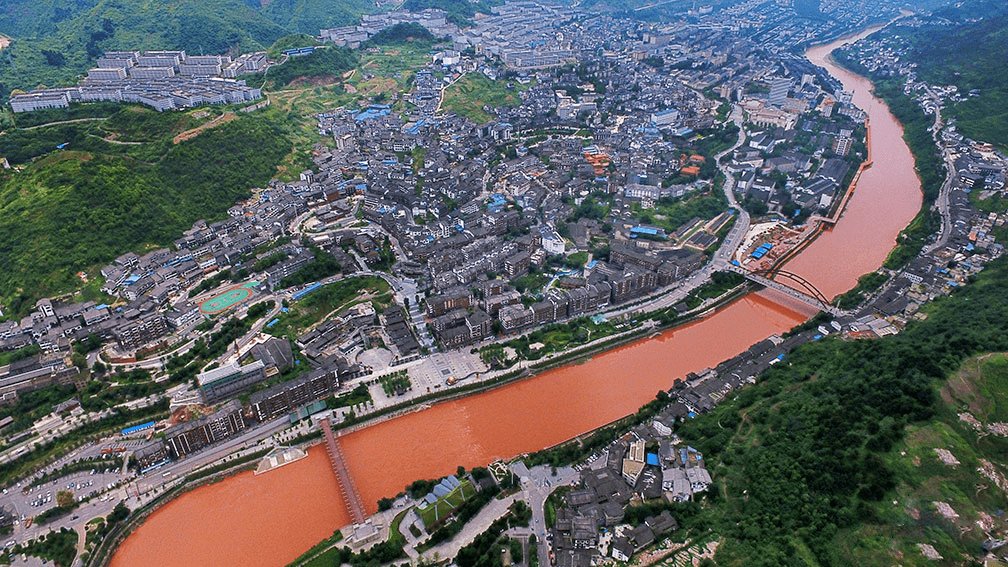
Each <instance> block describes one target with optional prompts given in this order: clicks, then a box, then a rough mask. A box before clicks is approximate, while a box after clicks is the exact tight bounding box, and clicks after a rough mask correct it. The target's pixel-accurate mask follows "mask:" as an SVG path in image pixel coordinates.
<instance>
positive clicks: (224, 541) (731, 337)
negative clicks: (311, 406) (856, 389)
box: [112, 46, 920, 567]
mask: <svg viewBox="0 0 1008 567" xmlns="http://www.w3.org/2000/svg"><path fill="white" fill-rule="evenodd" d="M830 49H832V46H825V47H821V48H816V49H814V50H812V51H811V52H810V57H811V58H812V59H813V61H816V62H820V63H821V62H822V58H823V57H824V56H825V54H827V53H828V52H829V50H830ZM825 66H826V67H827V68H828V69H829V70H830V72H831V73H833V74H834V75H835V76H837V77H839V78H840V79H841V80H842V81H843V82H844V85H845V87H846V88H847V89H848V90H852V89H853V90H854V92H855V101H856V102H857V104H858V105H859V106H860V107H862V108H865V109H866V110H867V111H868V113H869V115H870V116H871V121H872V122H871V123H872V137H873V144H872V150H873V158H874V160H875V166H874V167H873V168H871V169H870V170H868V172H871V173H872V174H874V175H873V176H872V177H868V172H866V173H865V175H862V177H861V180H860V181H859V183H858V187H857V191H856V192H855V194H854V196H853V198H852V199H851V201H850V203H849V204H848V208H847V212H846V213H845V214H844V216H843V217H842V219H841V221H840V223H839V225H838V226H837V227H836V228H835V229H834V230H832V231H830V232H827V233H825V234H824V235H822V236H820V238H819V240H818V241H816V242H815V243H814V244H813V245H812V246H810V247H809V248H808V249H807V250H805V251H804V252H802V254H801V255H799V256H798V257H797V258H796V259H795V260H793V261H792V262H791V263H790V264H789V265H788V269H789V270H790V271H793V272H796V273H800V274H801V275H803V276H805V277H806V278H808V279H809V280H811V281H813V282H814V283H815V284H816V285H817V286H818V287H819V289H820V290H822V291H823V292H824V293H825V294H826V295H827V296H832V295H835V294H836V293H839V292H842V291H844V290H846V289H849V288H850V287H852V286H853V285H854V283H855V282H856V280H857V277H858V276H859V275H861V274H863V273H865V272H868V271H871V270H873V269H875V268H877V267H878V266H879V265H880V264H881V262H882V261H883V260H884V258H885V255H886V254H887V253H888V251H889V249H890V248H891V247H892V245H893V243H894V241H895V240H894V239H895V235H896V234H897V233H898V232H899V230H901V229H902V228H903V227H904V226H906V224H907V223H908V222H909V220H910V219H911V218H912V217H913V214H914V212H915V211H916V210H917V209H918V208H919V206H920V193H919V184H918V183H917V181H916V177H915V176H914V173H913V162H912V160H910V161H907V159H909V151H908V150H907V149H906V146H905V144H904V143H903V142H902V138H901V133H902V131H901V130H900V128H899V124H898V123H896V122H895V120H894V119H893V118H892V116H891V115H890V114H889V113H888V110H887V109H886V108H885V107H884V106H882V105H881V103H878V102H877V101H872V100H869V98H868V96H867V92H868V90H867V89H868V83H867V82H865V81H863V80H861V79H859V78H857V77H855V76H853V75H850V74H849V73H845V72H844V71H842V70H839V69H836V68H835V67H834V66H833V65H832V64H825ZM904 158H906V159H904ZM875 177H877V179H874V178H875ZM869 180H871V181H869ZM914 191H916V193H915V192H914ZM769 297H773V299H768V298H769ZM809 315H810V310H809V309H807V308H806V307H804V306H794V305H789V302H788V301H786V300H783V299H781V297H779V296H776V295H775V294H773V293H772V292H764V293H762V294H751V295H749V296H747V297H745V298H743V299H741V300H738V301H736V302H734V303H732V304H730V305H729V306H727V307H725V308H723V309H721V310H719V311H718V312H716V313H715V314H713V315H711V316H709V317H707V318H706V319H703V320H702V321H699V322H696V323H693V324H690V325H687V326H685V327H682V328H679V329H675V330H673V331H667V332H665V333H663V334H662V335H661V336H660V337H656V338H653V339H647V340H643V341H639V342H637V343H634V344H631V345H628V346H624V347H621V348H618V349H615V350H613V351H610V352H607V353H605V354H601V355H599V356H596V357H594V358H592V359H591V360H589V361H587V362H585V363H583V364H579V365H571V366H567V367H564V368H560V369H557V370H553V371H550V372H545V373H543V374H540V375H538V376H535V377H534V378H530V379H527V380H523V381H521V382H516V383H514V384H510V385H508V386H504V387H502V388H498V389H496V390H493V391H490V392H487V393H484V394H480V395H476V396H471V397H468V398H464V399H461V400H456V401H452V402H446V403H442V404H438V405H436V406H434V407H433V408H430V409H427V410H424V411H421V412H417V413H414V414H409V415H407V416H404V417H400V418H397V419H393V420H390V421H386V422H384V423H381V424H379V425H376V426H373V427H370V428H368V429H365V430H362V431H358V432H356V433H353V434H351V435H348V436H346V437H343V438H342V440H341V443H342V446H343V450H344V453H345V456H346V459H347V462H348V466H349V468H350V471H351V473H352V475H353V477H354V478H355V479H356V483H357V487H358V489H359V491H360V493H361V496H362V498H363V500H364V502H365V504H366V505H367V506H368V508H369V511H372V512H373V511H374V509H375V508H376V502H377V500H378V499H379V498H381V497H384V496H392V495H394V494H396V493H398V492H399V491H401V490H402V489H403V487H404V486H405V485H406V484H408V483H409V482H411V481H413V480H415V479H418V478H432V477H437V476H440V475H443V474H446V473H449V472H451V471H454V470H455V468H456V467H457V466H458V465H463V466H465V467H467V468H468V467H471V466H474V465H484V464H486V463H488V462H490V461H492V460H493V459H495V458H498V457H500V458H508V457H512V456H514V455H517V454H521V453H525V452H531V451H536V450H539V449H542V448H544V447H548V446H550V445H553V444H556V443H558V442H560V441H563V440H565V439H568V438H570V437H573V436H575V435H578V434H580V433H583V432H585V431H588V430H591V429H593V428H595V427H598V426H600V425H603V424H605V423H608V422H610V421H612V420H614V419H617V418H619V417H622V416H624V415H627V414H629V413H632V412H633V411H634V410H636V409H637V408H638V407H639V406H640V405H641V404H643V403H644V402H646V401H648V400H649V399H651V398H652V397H653V396H654V395H655V393H656V392H657V391H658V390H659V389H661V388H668V387H670V386H671V385H672V384H673V381H674V380H675V379H677V378H681V377H682V376H684V375H685V374H687V373H688V372H691V371H699V370H702V369H704V368H706V367H710V366H713V365H715V364H717V363H718V362H720V361H722V360H724V359H726V358H729V357H731V356H734V355H735V354H737V353H739V352H741V351H742V350H744V349H746V348H747V347H748V346H749V345H751V344H752V343H754V342H757V341H759V340H761V339H763V338H766V337H767V336H769V335H771V334H773V333H778V332H781V331H784V330H786V329H788V328H790V327H792V326H793V325H795V324H796V323H798V322H800V321H802V320H804V319H805V318H806V317H808V316H809ZM311 453H312V454H311V457H309V458H308V459H305V460H303V461H300V462H299V463H297V464H295V465H289V466H287V467H283V468H281V469H279V470H277V471H274V472H271V473H268V474H265V475H260V476H258V477H253V476H252V475H251V473H249V474H244V475H238V476H236V477H233V478H232V479H228V480H226V481H224V482H221V483H218V484H215V485H211V486H207V487H203V488H200V489H198V490H194V491H192V492H190V493H187V494H186V495H184V496H182V497H180V498H178V499H177V500H176V501H174V502H172V503H170V504H168V505H166V506H164V507H163V508H161V509H160V510H158V511H157V512H156V513H155V514H153V515H152V516H151V518H150V519H149V520H147V522H146V523H145V524H144V525H143V526H141V528H140V529H138V530H137V531H136V533H134V534H133V535H131V536H130V537H129V539H128V540H127V541H126V542H125V543H124V544H123V546H122V547H121V548H120V550H119V551H118V552H117V554H116V556H115V558H114V560H113V563H112V565H113V567H146V566H152V567H153V566H166V567H172V566H179V567H181V566H188V565H206V566H215V565H221V566H224V565H244V566H248V567H279V566H282V565H284V564H286V563H287V562H288V561H290V560H291V559H293V558H294V557H296V556H298V555H299V554H301V553H303V552H304V551H305V550H306V549H308V548H309V547H311V545H313V544H314V543H315V542H317V541H319V540H321V539H323V538H324V537H327V536H328V535H330V534H331V533H332V531H333V530H334V529H336V528H338V527H340V526H343V525H345V524H346V523H347V522H348V521H349V515H348V514H347V512H346V510H345V509H344V506H343V503H342V500H340V497H339V493H338V491H337V489H336V485H335V482H336V481H335V475H334V474H333V472H332V470H331V469H330V466H329V464H328V462H327V460H326V459H325V453H324V451H322V450H321V449H320V448H315V449H313V450H312V452H311Z"/></svg>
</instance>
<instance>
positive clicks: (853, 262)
mask: <svg viewBox="0 0 1008 567" xmlns="http://www.w3.org/2000/svg"><path fill="white" fill-rule="evenodd" d="M838 43H842V42H837V43H834V44H830V45H825V46H819V47H815V48H812V49H811V50H809V52H808V53H807V54H806V55H807V56H808V58H809V60H811V61H812V62H813V63H815V64H817V65H821V66H823V67H826V69H828V70H829V72H830V74H831V75H833V76H834V77H836V78H837V79H840V81H841V82H842V83H843V86H844V89H845V90H846V91H848V92H850V93H853V95H854V97H853V98H854V104H855V105H856V106H857V107H858V108H860V109H862V110H864V111H865V112H867V113H868V116H869V117H870V119H869V124H870V127H871V159H872V162H873V164H872V166H871V167H869V168H867V169H865V170H864V172H863V173H862V174H861V178H860V179H858V182H857V186H856V188H855V190H854V194H853V195H852V196H851V199H850V201H849V202H848V203H847V208H846V209H845V210H844V213H843V216H841V217H840V222H839V223H837V225H836V226H835V227H834V228H833V229H831V230H827V231H826V232H824V233H823V234H821V235H820V236H819V238H817V239H816V240H815V241H814V242H813V243H812V244H810V245H809V247H808V248H806V249H805V250H804V251H802V253H801V254H799V255H798V256H797V257H796V258H794V259H793V260H791V261H789V262H788V263H787V268H786V269H787V270H788V271H790V272H794V273H796V274H799V275H801V276H802V277H804V278H805V279H807V280H809V281H811V282H812V283H813V284H814V285H815V286H816V287H817V288H819V291H821V292H823V295H825V296H826V297H829V298H832V297H834V296H835V295H837V294H839V293H843V292H845V291H847V290H848V289H850V288H852V287H854V286H855V285H857V279H858V277H860V276H861V275H863V274H865V273H868V272H871V271H874V270H876V269H878V267H879V266H881V265H882V262H883V261H885V258H886V256H887V255H888V254H889V252H890V251H891V250H892V249H893V246H895V245H896V236H897V235H898V234H899V232H900V231H901V230H903V228H904V227H906V226H907V225H908V224H910V221H911V220H912V219H913V217H914V215H916V214H917V211H919V210H920V206H921V198H922V197H921V185H920V179H918V178H917V174H916V173H915V172H914V161H913V155H912V154H911V153H910V148H908V147H907V145H906V143H905V142H904V141H903V127H902V126H901V125H900V123H899V122H897V121H896V119H895V118H894V117H893V115H892V113H890V112H889V108H888V107H887V106H886V105H885V104H884V103H883V102H882V101H881V100H879V99H878V98H875V97H874V96H873V95H872V94H871V83H870V82H869V81H868V80H867V79H865V78H863V77H860V76H858V75H855V74H853V73H851V72H849V71H847V70H845V69H843V68H841V67H839V66H837V65H835V64H834V63H833V62H832V61H830V60H829V54H830V52H831V51H832V50H833V49H834V48H835V47H837V45H838ZM785 283H787V282H785Z"/></svg>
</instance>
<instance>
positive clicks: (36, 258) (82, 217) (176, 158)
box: [0, 107, 290, 316]
mask: <svg viewBox="0 0 1008 567" xmlns="http://www.w3.org/2000/svg"><path fill="white" fill-rule="evenodd" d="M187 116H188V117H189V118H186V117H187ZM192 120H195V119H194V118H192V114H191V113H183V114H177V113H164V114H163V116H159V115H158V113H157V112H155V111H153V110H149V109H139V108H135V107H126V108H124V109H122V110H121V111H120V112H118V113H116V114H115V115H113V116H112V117H110V118H109V119H107V120H105V121H102V122H85V123H76V124H65V125H58V126H52V127H45V128H39V129H37V130H31V131H25V130H19V131H12V132H7V133H6V134H5V135H4V136H2V137H0V139H8V140H16V143H17V144H23V145H22V146H21V147H22V152H26V151H27V152H28V153H26V154H23V155H22V158H23V159H31V155H32V154H38V152H40V151H43V150H45V151H47V152H50V153H47V154H45V155H40V156H39V157H37V158H36V159H35V160H34V161H32V162H31V163H28V164H27V166H26V168H25V170H24V171H21V172H13V171H9V172H4V173H2V174H0V213H2V214H0V242H3V243H4V244H3V246H0V272H2V274H0V299H2V302H3V305H4V307H5V309H4V311H6V312H8V313H10V315H11V316H20V315H22V314H23V313H24V312H26V311H27V310H28V309H30V308H31V306H32V305H33V304H34V301H35V299H37V298H38V297H41V296H49V295H53V294H55V293H57V292H60V291H65V290H68V289H76V288H78V287H79V286H80V285H81V282H80V279H79V278H77V276H76V273H77V272H78V271H80V270H84V269H89V268H91V267H92V266H95V265H101V264H104V263H107V262H109V261H111V260H112V259H113V258H115V257H116V256H118V255H120V254H122V253H123V252H125V251H127V250H130V249H139V248H141V247H143V246H147V245H164V244H168V243H170V242H172V241H173V240H175V239H176V238H178V236H179V234H181V233H182V231H183V230H186V229H188V228H189V227H190V226H191V224H192V222H193V221H195V220H196V219H199V218H206V219H208V220H210V219H215V218H217V217H222V216H223V215H224V213H225V211H226V210H227V209H228V208H229V207H231V206H232V205H234V203H235V201H237V200H238V199H240V198H243V197H246V196H247V195H248V193H249V188H250V187H255V186H263V185H265V184H266V182H267V181H268V180H269V179H270V178H271V177H272V175H273V174H274V173H275V171H276V166H277V164H278V163H279V162H280V160H281V159H282V158H283V156H284V155H286V154H287V153H288V152H289V150H290V146H289V145H288V143H287V141H286V140H285V139H284V133H283V131H282V130H281V128H280V127H279V126H278V124H277V123H275V122H273V121H272V120H270V119H265V118H264V115H258V116H256V117H251V116H243V117H239V118H237V119H235V120H232V121H230V122H227V123H224V124H221V125H219V126H217V127H216V128H213V129H211V130H207V131H205V132H203V133H202V134H200V135H199V136H196V137H195V138H193V139H190V140H187V141H184V142H181V143H179V144H172V143H171V140H170V139H168V137H169V136H170V135H171V134H172V133H174V132H176V131H178V129H179V128H183V127H185V126H187V125H188V124H191V123H193V122H192ZM114 125H119V126H121V127H123V128H124V130H123V131H122V132H121V134H122V135H123V136H124V137H140V135H141V134H142V133H143V132H145V131H154V130H157V131H158V132H160V135H161V136H162V137H160V138H158V140H157V141H155V142H150V143H140V144H138V145H118V144H112V143H109V142H106V141H105V140H104V138H105V137H107V136H109V135H111V134H110V133H114V134H116V135H118V134H119V133H120V132H119V131H118V130H116V129H115V126H114ZM54 132H55V133H56V134H54ZM55 140H61V141H60V142H59V143H63V142H67V141H69V142H70V146H69V147H68V148H67V149H65V150H61V151H55V146H56V144H52V143H51V142H53V141H55ZM6 143H7V142H0V144H6ZM0 151H3V149H0ZM92 277H95V275H94V274H92Z"/></svg>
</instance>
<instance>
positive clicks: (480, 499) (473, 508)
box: [422, 485, 500, 549]
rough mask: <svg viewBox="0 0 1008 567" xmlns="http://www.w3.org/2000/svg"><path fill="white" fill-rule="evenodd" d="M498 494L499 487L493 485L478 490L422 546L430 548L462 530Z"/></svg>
mask: <svg viewBox="0 0 1008 567" xmlns="http://www.w3.org/2000/svg"><path fill="white" fill-rule="evenodd" d="M498 494H500V488H498V487H497V486H496V485H494V486H493V487H492V488H486V489H483V490H480V491H479V492H477V493H476V495H475V496H473V497H472V498H470V499H468V500H466V501H465V503H463V504H462V505H461V506H459V507H458V509H457V510H455V513H454V514H452V516H451V517H450V518H448V519H447V520H445V521H444V522H443V523H442V524H441V525H440V526H439V527H438V528H437V529H436V530H434V531H433V532H431V534H430V537H429V538H427V540H425V541H424V543H423V545H422V547H423V548H424V549H430V548H431V547H434V546H435V545H438V544H439V543H442V542H446V541H448V540H450V539H452V538H453V537H455V536H456V535H458V533H459V532H461V531H462V528H463V527H465V525H466V524H468V523H469V521H470V520H472V519H473V518H474V517H476V514H478V513H479V511H480V510H482V509H483V507H484V506H486V505H487V504H489V503H490V502H491V501H492V500H493V499H494V497H496V496H497V495H498Z"/></svg>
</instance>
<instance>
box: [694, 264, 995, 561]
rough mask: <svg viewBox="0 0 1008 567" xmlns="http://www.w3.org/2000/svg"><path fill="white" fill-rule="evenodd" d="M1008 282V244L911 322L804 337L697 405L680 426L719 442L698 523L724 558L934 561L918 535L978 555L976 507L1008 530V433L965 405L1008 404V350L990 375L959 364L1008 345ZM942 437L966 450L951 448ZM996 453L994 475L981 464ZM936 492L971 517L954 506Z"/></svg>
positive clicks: (697, 530) (706, 445) (985, 368)
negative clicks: (863, 332) (885, 332)
mask: <svg viewBox="0 0 1008 567" xmlns="http://www.w3.org/2000/svg"><path fill="white" fill-rule="evenodd" d="M1006 292H1008V262H1006V260H1005V259H1004V258H1001V259H999V260H997V261H995V262H992V263H991V264H990V265H988V267H987V269H986V270H984V271H983V272H982V273H981V274H980V276H979V277H978V278H977V281H976V282H975V283H973V284H971V285H969V286H966V287H964V288H961V289H959V290H957V291H955V292H954V293H953V294H952V295H951V296H950V297H946V298H942V299H940V300H938V301H937V302H935V303H934V304H932V305H929V306H927V307H926V308H925V309H924V314H926V316H927V318H926V320H923V321H914V322H911V323H910V324H909V325H908V326H907V328H906V329H905V330H904V331H903V332H902V333H901V334H899V335H895V336H890V337H886V338H883V339H878V340H859V341H843V340H839V339H835V338H834V339H824V340H822V341H819V342H815V343H811V344H809V345H806V346H804V347H801V348H799V349H797V350H795V351H793V352H792V353H791V354H790V355H789V356H788V357H787V358H786V359H785V360H784V362H783V363H782V364H777V365H775V366H773V367H772V368H771V369H770V370H768V371H767V372H765V373H764V374H763V375H762V376H761V377H760V378H759V380H758V382H757V384H756V385H755V386H753V387H750V388H746V389H743V390H742V391H740V392H739V393H738V394H737V395H736V397H735V398H734V399H733V400H730V401H726V402H724V403H722V404H721V405H719V406H718V407H717V408H716V409H715V410H714V412H712V413H711V414H707V415H704V416H700V417H698V418H697V419H694V420H689V421H687V422H686V423H685V424H683V425H682V426H681V427H680V428H679V431H678V433H679V435H680V436H682V437H683V438H684V439H689V440H691V442H693V443H694V446H696V447H698V448H699V449H700V450H701V451H702V452H703V454H704V456H705V460H707V463H708V465H707V466H708V469H710V470H711V475H712V477H713V478H714V480H715V484H714V485H713V486H712V488H711V494H710V495H709V496H708V497H707V498H706V500H705V501H704V503H703V505H702V507H700V508H699V509H696V510H695V515H693V516H688V515H686V516H683V521H682V523H683V525H684V526H685V527H687V528H689V529H690V530H691V532H690V533H691V534H693V535H696V536H698V537H702V538H705V539H709V538H713V539H717V540H720V541H721V542H722V545H721V546H720V547H719V548H718V551H717V556H716V558H715V559H716V561H717V564H718V565H727V566H733V565H755V566H763V565H766V566H771V565H772V566H779V565H808V566H829V565H835V566H844V565H895V564H903V565H924V564H929V562H928V561H927V560H925V559H924V557H923V555H922V552H921V551H920V549H919V548H918V547H917V544H918V543H921V544H927V545H931V546H933V547H934V548H935V549H936V550H937V551H938V552H939V553H940V554H941V555H942V556H944V557H945V558H946V559H948V560H950V561H952V564H957V565H958V564H971V563H972V560H971V558H975V557H977V554H978V553H979V551H980V550H979V544H980V542H981V541H982V540H983V539H984V535H983V529H982V528H980V527H979V526H977V525H976V523H975V520H977V519H986V518H988V516H989V517H992V518H997V520H996V522H995V528H996V529H992V530H991V531H992V532H993V533H995V534H996V535H997V534H999V535H998V537H1004V533H1005V532H1006V526H1005V524H1004V520H1003V519H1001V518H998V515H999V510H1006V509H1008V497H1006V493H1005V489H1006V488H1008V483H1004V482H1003V479H1004V474H1005V471H1006V470H1008V469H1006V465H1008V452H1006V449H1008V441H1006V439H1005V438H1004V437H1002V436H998V435H994V434H989V433H985V432H983V431H977V430H974V429H973V428H972V427H971V426H970V425H969V424H968V423H965V422H960V418H959V417H958V415H957V413H958V412H962V411H963V408H967V409H968V410H969V411H970V412H971V413H972V414H973V415H974V417H975V418H976V419H977V420H979V421H980V422H982V423H983V424H985V425H986V424H988V423H991V422H997V421H1004V420H1006V419H1008V417H1006V416H1005V410H1004V407H1005V403H1006V401H1008V397H1006V394H1005V390H1004V385H1005V366H1006V365H1005V363H1004V360H1003V358H999V357H998V358H991V359H988V361H987V362H985V363H984V364H983V365H982V368H981V371H980V372H977V373H975V375H976V376H979V377H982V379H980V378H977V379H972V378H971V379H970V380H969V381H967V382H966V383H965V384H963V383H962V382H961V381H957V380H958V377H959V376H962V374H957V372H959V369H960V367H961V366H962V365H963V362H964V361H965V360H967V358H968V357H970V356H973V355H977V354H980V353H986V352H1004V351H1005V350H1008V293H1006ZM971 364H972V366H971ZM973 367H975V363H970V364H966V365H965V366H964V368H966V369H967V370H966V372H970V371H972V368H973ZM949 376H953V379H951V380H947V379H948V378H949ZM934 449H947V450H949V451H951V453H952V454H953V455H955V457H956V458H957V459H958V460H959V461H960V462H961V463H962V464H961V465H959V466H958V467H950V466H946V465H943V464H938V463H937V460H936V456H937V455H938V453H937V452H936V451H934ZM981 459H985V460H987V461H989V462H990V463H991V472H990V473H989V474H990V476H991V477H993V478H986V479H984V478H981V477H980V476H978V475H977V474H975V472H976V469H977V467H978V466H981V465H982V461H981ZM984 466H985V465H984ZM981 474H985V473H981ZM998 475H1001V476H998ZM994 478H1000V479H1001V480H998V481H996V480H994ZM998 482H1001V483H1002V484H1001V485H1000V486H999V485H998ZM935 502H946V503H948V504H949V505H950V506H951V507H952V508H953V509H954V510H956V511H957V512H958V513H959V515H960V518H959V519H957V520H955V519H953V520H946V519H945V518H943V517H942V516H941V510H943V509H944V508H943V507H942V506H941V505H940V504H935ZM985 514H986V516H985ZM985 521H986V520H985ZM708 530H710V531H708ZM964 556H965V557H964ZM930 564H934V563H930ZM943 564H945V563H943Z"/></svg>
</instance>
